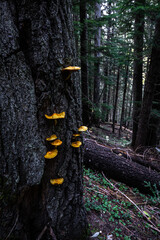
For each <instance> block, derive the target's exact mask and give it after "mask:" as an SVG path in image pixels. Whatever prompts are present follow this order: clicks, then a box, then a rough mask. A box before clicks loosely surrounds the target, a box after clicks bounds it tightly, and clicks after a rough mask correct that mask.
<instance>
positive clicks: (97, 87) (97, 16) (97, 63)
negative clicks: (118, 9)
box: [93, 3, 101, 125]
mask: <svg viewBox="0 0 160 240" xmlns="http://www.w3.org/2000/svg"><path fill="white" fill-rule="evenodd" d="M100 17H101V5H100V4H99V3H95V20H96V21H97V22H98V21H99V20H100ZM96 28H97V29H96V33H95V40H94V42H95V43H94V47H95V49H94V51H95V53H94V57H95V63H94V99H93V100H94V106H95V110H94V118H93V122H94V123H95V124H96V125H99V116H98V115H99V101H100V51H99V49H98V47H100V45H101V27H96Z"/></svg>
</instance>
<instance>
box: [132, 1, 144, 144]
mask: <svg viewBox="0 0 160 240" xmlns="http://www.w3.org/2000/svg"><path fill="white" fill-rule="evenodd" d="M144 5H145V0H135V8H137V10H136V13H135V29H134V55H135V56H134V57H135V59H134V74H133V135H132V146H134V145H135V141H136V136H137V131H138V120H139V114H140V109H141V102H142V68H143V34H144V10H143V9H142V8H140V6H142V7H144Z"/></svg>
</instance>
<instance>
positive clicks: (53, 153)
mask: <svg viewBox="0 0 160 240" xmlns="http://www.w3.org/2000/svg"><path fill="white" fill-rule="evenodd" d="M57 154H58V150H57V149H53V150H51V151H49V152H47V153H46V155H45V156H44V157H45V158H46V159H52V158H55V157H56V156H57Z"/></svg>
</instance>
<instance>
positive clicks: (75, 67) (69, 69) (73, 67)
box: [62, 66, 81, 80]
mask: <svg viewBox="0 0 160 240" xmlns="http://www.w3.org/2000/svg"><path fill="white" fill-rule="evenodd" d="M80 69H81V68H80V67H77V66H69V67H66V68H62V71H63V72H64V71H66V72H68V76H67V77H66V78H65V80H68V79H69V78H70V76H71V73H72V72H76V71H79V70H80Z"/></svg>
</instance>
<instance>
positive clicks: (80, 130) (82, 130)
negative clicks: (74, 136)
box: [78, 126, 88, 132]
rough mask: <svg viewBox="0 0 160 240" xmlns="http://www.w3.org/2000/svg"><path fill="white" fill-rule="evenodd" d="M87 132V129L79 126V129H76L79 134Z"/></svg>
mask: <svg viewBox="0 0 160 240" xmlns="http://www.w3.org/2000/svg"><path fill="white" fill-rule="evenodd" d="M87 130H88V127H86V126H81V127H79V128H78V131H79V132H85V131H87Z"/></svg>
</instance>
